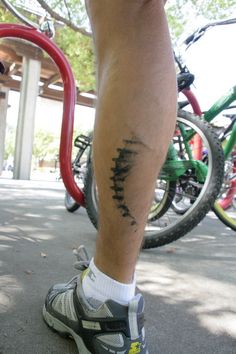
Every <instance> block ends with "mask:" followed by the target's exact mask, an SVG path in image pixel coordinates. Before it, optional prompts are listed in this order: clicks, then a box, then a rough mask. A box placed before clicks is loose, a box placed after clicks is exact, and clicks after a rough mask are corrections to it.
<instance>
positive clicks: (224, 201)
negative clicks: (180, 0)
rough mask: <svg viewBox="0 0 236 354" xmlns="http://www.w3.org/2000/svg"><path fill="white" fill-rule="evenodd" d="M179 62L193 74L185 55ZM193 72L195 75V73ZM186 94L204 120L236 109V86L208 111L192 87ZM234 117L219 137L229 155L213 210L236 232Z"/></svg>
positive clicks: (195, 38)
mask: <svg viewBox="0 0 236 354" xmlns="http://www.w3.org/2000/svg"><path fill="white" fill-rule="evenodd" d="M233 23H236V19H230V20H226V21H216V22H213V23H209V24H207V25H205V26H203V27H201V28H199V29H198V30H197V31H195V32H194V33H193V34H191V35H190V36H189V37H188V38H187V39H186V40H185V41H184V43H185V44H186V45H188V48H189V47H190V46H191V45H192V44H194V43H195V42H196V41H198V40H199V39H200V38H201V37H202V36H203V35H204V34H205V32H206V31H207V30H208V29H209V28H212V27H215V26H219V25H220V26H221V25H229V24H233ZM175 59H176V62H177V65H178V67H179V70H180V73H182V74H185V75H190V72H189V70H188V68H187V66H186V65H183V64H182V62H181V58H177V57H176V56H175ZM191 75H192V74H191ZM182 93H183V94H184V95H185V97H186V98H187V103H189V104H190V105H191V107H192V109H193V112H194V113H195V114H197V115H198V116H201V117H202V119H204V120H205V121H207V122H209V123H211V122H212V121H213V119H214V118H215V117H216V116H217V115H218V114H220V113H221V112H223V111H224V110H226V109H227V110H228V109H230V108H235V106H231V104H232V103H233V102H234V101H235V100H236V86H234V87H232V88H231V89H230V90H229V91H228V92H227V93H226V94H225V95H223V96H222V97H221V98H219V99H218V100H217V101H216V102H215V103H214V104H213V105H212V106H211V107H210V108H209V109H208V110H207V111H205V112H202V111H201V108H200V105H199V103H198V101H197V98H196V96H195V95H194V94H193V92H192V91H191V89H190V86H189V87H188V88H185V89H184V90H183V91H182ZM183 105H186V102H184V103H182V106H183ZM226 115H227V116H228V118H229V119H230V123H229V124H228V126H227V127H226V128H225V129H224V130H223V131H222V132H221V134H220V136H219V139H220V141H221V143H222V146H223V151H224V158H225V174H224V181H223V184H222V188H221V191H220V193H219V196H218V200H217V201H216V202H215V204H214V206H213V211H214V212H215V214H216V215H217V216H218V218H219V219H220V220H221V221H222V222H223V223H224V224H225V225H226V226H228V227H230V228H231V229H232V230H234V231H236V208H235V196H236V154H235V150H236V119H235V115H229V114H226ZM173 208H174V210H175V211H176V212H180V213H181V212H182V213H184V212H185V211H186V210H187V208H186V209H184V208H183V209H182V210H177V209H178V208H177V205H176V204H175V205H174V206H173Z"/></svg>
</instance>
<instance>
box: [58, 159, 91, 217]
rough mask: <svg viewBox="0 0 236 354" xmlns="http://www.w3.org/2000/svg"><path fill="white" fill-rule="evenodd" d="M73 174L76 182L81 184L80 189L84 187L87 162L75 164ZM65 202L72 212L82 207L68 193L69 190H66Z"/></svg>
mask: <svg viewBox="0 0 236 354" xmlns="http://www.w3.org/2000/svg"><path fill="white" fill-rule="evenodd" d="M73 169H74V171H73V174H74V180H75V182H76V184H77V185H78V186H79V188H80V189H83V188H84V176H85V175H86V173H87V163H83V164H82V165H81V166H80V165H79V166H75V165H74V166H73ZM64 204H65V207H66V209H67V210H68V211H69V212H70V213H73V212H74V211H76V210H77V209H79V208H80V204H78V203H77V202H76V201H75V200H74V198H73V197H72V196H71V195H70V194H69V193H68V191H67V190H66V191H65V198H64Z"/></svg>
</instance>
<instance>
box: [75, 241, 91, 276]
mask: <svg viewBox="0 0 236 354" xmlns="http://www.w3.org/2000/svg"><path fill="white" fill-rule="evenodd" d="M73 254H74V255H75V257H76V259H77V261H76V262H75V263H74V267H75V269H78V270H80V271H84V270H85V269H87V268H88V266H89V262H90V259H89V255H88V252H87V251H86V248H85V247H84V246H83V245H81V246H79V247H78V248H77V249H74V250H73Z"/></svg>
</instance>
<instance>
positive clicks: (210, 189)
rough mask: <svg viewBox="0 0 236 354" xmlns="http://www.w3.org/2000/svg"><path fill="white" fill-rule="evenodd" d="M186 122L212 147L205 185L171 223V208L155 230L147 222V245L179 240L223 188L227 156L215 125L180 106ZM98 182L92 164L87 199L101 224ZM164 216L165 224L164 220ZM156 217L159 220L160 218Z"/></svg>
mask: <svg viewBox="0 0 236 354" xmlns="http://www.w3.org/2000/svg"><path fill="white" fill-rule="evenodd" d="M181 124H182V125H183V124H185V125H186V126H187V127H190V128H191V129H194V130H195V131H196V133H197V134H199V135H200V136H201V138H202V140H203V141H204V144H205V145H206V146H207V148H208V157H209V158H208V169H207V177H206V179H205V183H204V185H203V186H202V187H201V191H200V192H199V195H198V196H197V197H196V200H195V202H194V203H193V204H192V205H191V207H190V208H189V210H188V211H187V212H186V213H185V214H184V215H177V217H178V219H177V220H175V221H174V222H173V224H171V225H166V224H165V217H166V216H167V218H169V215H167V214H168V213H172V214H175V213H174V211H173V210H172V209H171V208H169V209H168V210H167V211H166V213H165V214H164V215H163V216H162V217H160V218H159V219H157V220H156V221H157V222H158V223H159V225H160V226H159V225H157V226H156V225H155V230H154V231H152V229H151V231H150V225H149V224H147V225H146V229H145V233H144V240H143V248H154V247H160V246H163V245H165V244H168V243H170V242H173V241H176V240H177V239H179V238H180V237H182V236H184V235H185V234H186V233H188V232H189V231H191V230H192V229H193V228H194V227H195V226H196V225H197V224H198V223H199V222H200V221H201V220H202V219H203V218H204V217H205V215H206V214H207V212H208V211H209V210H210V209H211V208H212V206H213V204H214V201H215V199H216V197H217V195H218V193H219V191H220V187H221V183H222V180H223V174H224V156H223V151H222V147H221V144H220V142H219V140H218V138H217V135H216V134H215V133H214V131H213V129H212V128H211V126H210V125H209V124H208V123H206V122H204V121H202V120H200V119H199V117H197V116H195V115H194V114H192V113H189V112H185V111H182V110H179V112H178V117H177V125H181ZM95 190H96V185H95V180H94V176H93V171H92V166H91V164H90V166H89V168H88V173H87V176H86V178H85V189H84V192H85V201H86V209H87V213H88V216H89V218H90V220H91V221H92V223H93V224H94V225H95V227H97V226H98V212H97V195H96V192H94V191H95ZM162 218H163V220H164V221H163V226H162V225H161V224H162ZM156 221H155V222H156Z"/></svg>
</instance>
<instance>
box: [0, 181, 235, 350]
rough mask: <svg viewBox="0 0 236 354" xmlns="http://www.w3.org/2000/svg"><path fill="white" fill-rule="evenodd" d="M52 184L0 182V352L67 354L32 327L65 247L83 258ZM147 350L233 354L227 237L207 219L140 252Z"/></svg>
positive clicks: (83, 229)
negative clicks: (166, 242)
mask: <svg viewBox="0 0 236 354" xmlns="http://www.w3.org/2000/svg"><path fill="white" fill-rule="evenodd" d="M63 198H64V188H63V185H62V183H60V182H36V181H14V180H7V179H0V354H56V353H57V354H59V353H61V354H76V353H77V350H76V346H75V344H74V342H73V341H72V340H65V339H62V338H60V337H59V336H58V335H57V334H55V333H52V332H51V331H50V330H49V329H48V328H47V327H46V325H45V324H44V322H43V321H42V316H41V309H42V305H43V302H44V297H45V295H46V293H47V290H48V288H49V287H50V286H51V285H52V284H53V283H56V282H64V281H67V280H69V279H70V278H71V277H72V276H73V275H75V274H76V271H75V270H74V269H73V262H74V256H73V255H72V250H73V248H75V247H77V246H78V245H79V244H84V245H85V246H86V248H87V250H88V252H89V253H90V254H91V255H92V254H93V250H94V245H95V237H96V231H95V229H94V228H93V226H92V225H91V223H90V221H89V219H88V217H87V215H86V212H85V210H84V209H79V210H78V211H77V212H75V213H74V214H70V213H68V212H67V211H66V210H65V208H64V202H63ZM137 279H138V286H139V288H140V290H141V291H142V292H143V294H144V297H145V300H146V332H147V336H148V342H149V351H150V354H236V234H235V232H233V231H232V230H229V229H227V228H226V227H225V226H224V225H223V224H222V223H221V222H220V221H219V220H218V219H216V217H215V216H214V214H213V213H209V215H208V216H207V217H206V218H205V219H204V221H203V222H202V223H201V224H200V225H199V226H198V227H197V228H195V229H194V230H193V231H192V232H191V233H189V234H188V235H187V236H185V237H184V238H182V239H180V240H179V241H177V242H175V243H173V244H170V245H167V246H165V247H162V248H159V249H152V250H146V251H142V252H141V255H140V260H139V262H138V266H137Z"/></svg>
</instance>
